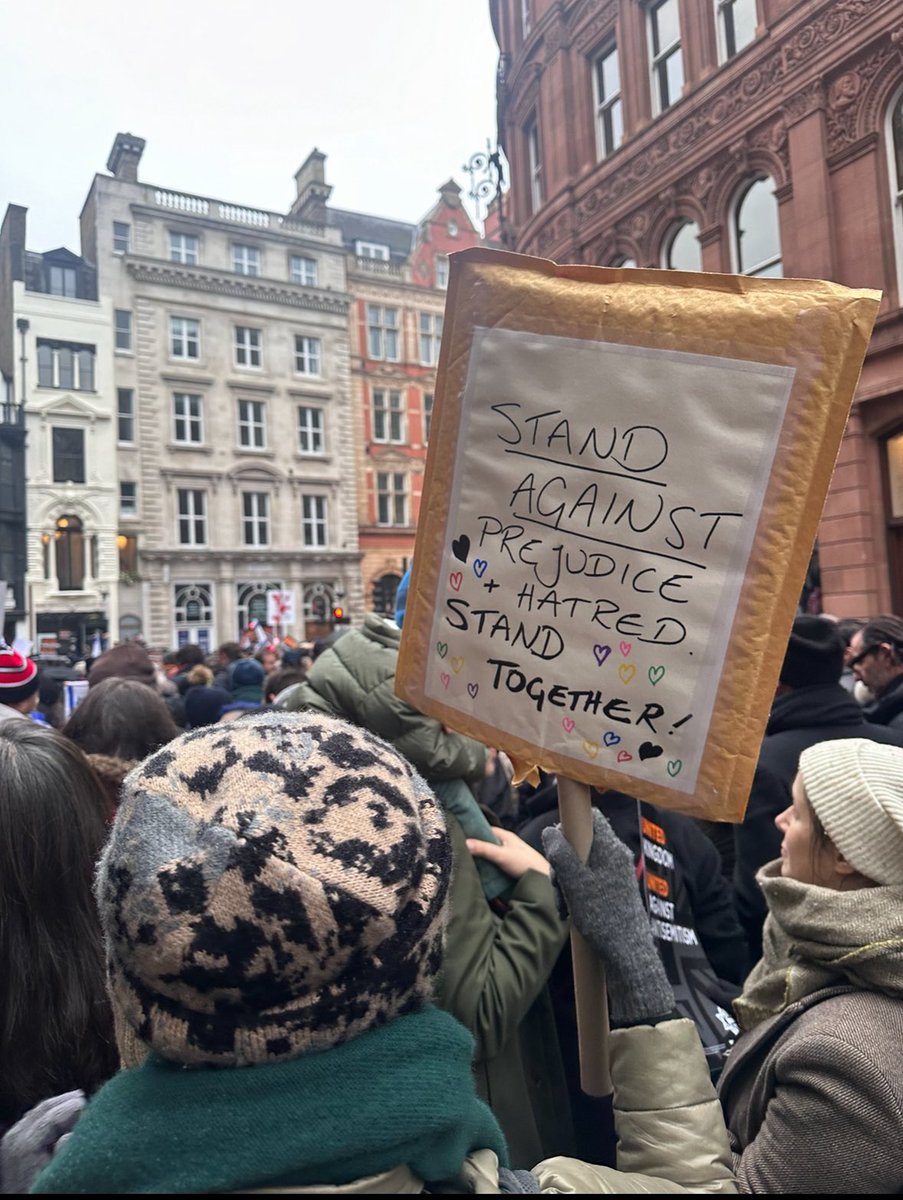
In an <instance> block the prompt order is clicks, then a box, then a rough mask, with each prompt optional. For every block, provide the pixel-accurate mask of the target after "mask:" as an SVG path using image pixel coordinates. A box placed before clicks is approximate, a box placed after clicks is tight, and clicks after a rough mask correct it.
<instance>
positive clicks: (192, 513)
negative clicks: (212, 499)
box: [176, 488, 208, 546]
mask: <svg viewBox="0 0 903 1200" xmlns="http://www.w3.org/2000/svg"><path fill="white" fill-rule="evenodd" d="M183 497H184V498H185V501H186V503H185V505H184V508H185V510H186V511H183V504H182V499H183ZM199 497H200V500H199V499H198V498H199ZM176 527H177V529H178V535H179V538H178V543H179V545H180V546H206V545H208V541H207V492H206V490H205V489H204V488H176ZM199 530H200V537H199V536H198V531H199ZM185 534H189V535H190V536H188V537H186V536H185Z"/></svg>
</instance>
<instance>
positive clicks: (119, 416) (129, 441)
mask: <svg viewBox="0 0 903 1200" xmlns="http://www.w3.org/2000/svg"><path fill="white" fill-rule="evenodd" d="M126 396H127V397H128V409H127V410H126V409H125V408H124V407H123V399H124V398H125V397H126ZM136 416H137V414H136V412H135V389H134V388H117V389H116V440H117V442H119V443H120V444H122V445H124V446H131V445H134V443H135V420H136ZM125 421H127V422H128V428H129V431H130V434H131V436H130V437H123V433H122V430H123V422H125Z"/></svg>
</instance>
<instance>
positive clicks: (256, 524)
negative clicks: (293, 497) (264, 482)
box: [241, 492, 271, 546]
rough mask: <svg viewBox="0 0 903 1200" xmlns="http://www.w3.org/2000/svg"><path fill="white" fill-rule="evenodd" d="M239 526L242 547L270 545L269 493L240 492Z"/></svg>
mask: <svg viewBox="0 0 903 1200" xmlns="http://www.w3.org/2000/svg"><path fill="white" fill-rule="evenodd" d="M241 526H242V545H243V546H269V545H270V544H271V542H270V534H271V527H270V494H269V492H242V494H241ZM249 534H250V536H249Z"/></svg>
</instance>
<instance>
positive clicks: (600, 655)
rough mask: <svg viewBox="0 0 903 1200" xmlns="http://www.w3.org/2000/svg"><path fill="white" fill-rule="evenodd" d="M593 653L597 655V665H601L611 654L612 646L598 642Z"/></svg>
mask: <svg viewBox="0 0 903 1200" xmlns="http://www.w3.org/2000/svg"><path fill="white" fill-rule="evenodd" d="M593 654H595V656H596V666H597V667H601V666H602V664H603V663H604V662H605V660H606V658H608V656H609V654H611V646H600V645H599V643H598V642H596V644H595V646H593Z"/></svg>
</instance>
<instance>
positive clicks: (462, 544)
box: [452, 533, 470, 562]
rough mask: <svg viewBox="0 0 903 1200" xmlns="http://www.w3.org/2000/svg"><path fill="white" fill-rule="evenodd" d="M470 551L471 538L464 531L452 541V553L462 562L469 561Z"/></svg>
mask: <svg viewBox="0 0 903 1200" xmlns="http://www.w3.org/2000/svg"><path fill="white" fill-rule="evenodd" d="M469 553H470V538H469V537H468V536H467V534H466V533H462V534H461V536H460V537H457V538H455V540H454V541H453V542H452V554H454V556H455V558H457V559H459V560H460V561H461V562H467V555H468V554H469Z"/></svg>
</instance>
